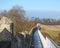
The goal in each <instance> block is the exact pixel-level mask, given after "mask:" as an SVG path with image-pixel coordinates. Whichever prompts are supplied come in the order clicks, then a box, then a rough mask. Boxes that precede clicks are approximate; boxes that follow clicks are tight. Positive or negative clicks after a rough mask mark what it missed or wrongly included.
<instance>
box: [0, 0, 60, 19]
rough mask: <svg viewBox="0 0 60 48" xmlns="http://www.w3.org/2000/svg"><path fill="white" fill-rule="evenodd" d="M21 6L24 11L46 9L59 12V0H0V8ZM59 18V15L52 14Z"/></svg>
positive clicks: (7, 8)
mask: <svg viewBox="0 0 60 48" xmlns="http://www.w3.org/2000/svg"><path fill="white" fill-rule="evenodd" d="M15 5H19V6H22V7H23V8H24V9H25V10H26V11H30V12H31V11H35V12H36V11H40V12H41V11H43V12H45V11H47V12H50V11H51V12H59V13H60V0H0V10H5V9H6V10H9V9H11V8H12V7H13V6H15ZM53 17H57V18H60V17H59V16H53Z"/></svg>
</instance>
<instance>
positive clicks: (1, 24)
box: [0, 16, 12, 32]
mask: <svg viewBox="0 0 60 48" xmlns="http://www.w3.org/2000/svg"><path fill="white" fill-rule="evenodd" d="M11 23H12V20H11V19H9V18H7V17H4V16H3V17H2V18H1V20H0V32H2V30H3V29H4V28H6V29H7V30H8V31H10V24H11Z"/></svg>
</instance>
